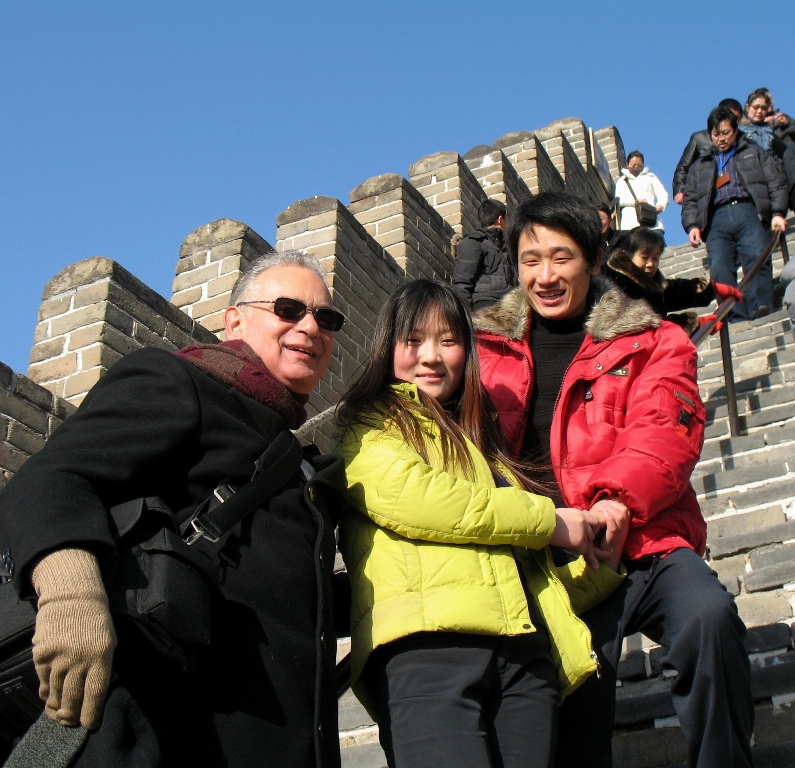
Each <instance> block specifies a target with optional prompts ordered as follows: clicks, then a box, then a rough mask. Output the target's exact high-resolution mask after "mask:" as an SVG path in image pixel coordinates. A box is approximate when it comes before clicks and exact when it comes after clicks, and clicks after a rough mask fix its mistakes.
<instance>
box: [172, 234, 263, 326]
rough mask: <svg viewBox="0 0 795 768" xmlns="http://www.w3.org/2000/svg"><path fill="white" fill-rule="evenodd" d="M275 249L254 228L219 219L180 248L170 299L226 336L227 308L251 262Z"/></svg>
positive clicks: (197, 319)
mask: <svg viewBox="0 0 795 768" xmlns="http://www.w3.org/2000/svg"><path fill="white" fill-rule="evenodd" d="M272 250H273V247H272V246H271V245H269V244H268V243H267V242H266V241H265V240H263V239H262V238H261V237H260V236H259V235H258V234H257V233H256V232H255V231H254V230H253V229H251V227H248V226H246V225H245V224H243V223H242V222H240V221H234V220H233V219H218V220H216V221H213V222H211V223H210V224H205V225H204V226H203V227H199V228H198V229H197V230H195V231H193V232H191V234H190V235H188V236H187V237H186V238H185V241H184V242H183V243H182V247H181V248H180V249H179V261H178V262H177V267H176V277H175V278H174V283H173V285H172V291H173V296H172V297H171V302H172V303H173V304H174V305H175V306H177V307H179V308H180V309H181V310H182V311H183V312H184V313H185V314H186V315H188V316H189V317H191V318H193V319H194V320H196V321H197V322H199V323H201V324H202V325H203V326H204V327H205V328H207V329H208V330H210V331H212V332H213V333H216V334H218V336H219V337H220V338H224V333H223V327H224V321H223V317H224V310H225V309H226V307H227V306H228V304H229V295H230V294H231V292H232V286H233V285H234V284H235V281H236V280H237V278H238V277H239V276H240V273H241V272H242V271H244V270H245V268H246V267H247V266H248V264H249V263H250V262H251V261H252V260H253V259H256V258H257V257H258V256H262V255H263V254H265V253H268V252H270V251H272Z"/></svg>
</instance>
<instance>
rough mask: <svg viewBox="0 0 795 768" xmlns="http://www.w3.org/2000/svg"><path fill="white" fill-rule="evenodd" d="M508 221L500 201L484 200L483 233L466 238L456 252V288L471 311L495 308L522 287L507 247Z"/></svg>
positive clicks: (481, 207)
mask: <svg viewBox="0 0 795 768" xmlns="http://www.w3.org/2000/svg"><path fill="white" fill-rule="evenodd" d="M505 217H506V208H505V206H504V205H503V204H502V203H501V202H499V200H484V201H483V203H481V205H480V208H479V210H478V220H479V221H480V229H476V230H475V231H474V232H470V233H469V234H468V235H466V237H464V238H463V239H462V240H461V242H460V243H459V244H458V248H457V249H456V260H455V267H454V268H453V288H455V290H456V292H457V293H458V295H459V296H460V297H461V298H462V299H463V301H464V303H465V304H466V305H467V306H468V307H469V308H470V309H473V310H475V309H482V308H483V307H488V306H490V305H491V304H494V303H495V302H497V301H499V300H500V299H501V298H502V297H503V296H504V295H505V294H506V293H508V291H510V290H511V289H512V288H515V287H516V286H517V285H518V284H519V283H518V278H517V275H516V266H515V265H514V263H513V262H512V261H511V260H510V258H509V257H508V251H507V249H506V247H505V239H504V237H503V231H504V229H505V226H506V221H505Z"/></svg>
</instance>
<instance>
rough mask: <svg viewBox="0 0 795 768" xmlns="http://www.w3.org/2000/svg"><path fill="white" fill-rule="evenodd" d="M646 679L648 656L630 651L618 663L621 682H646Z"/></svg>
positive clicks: (640, 652)
mask: <svg viewBox="0 0 795 768" xmlns="http://www.w3.org/2000/svg"><path fill="white" fill-rule="evenodd" d="M645 678H646V654H645V653H644V652H643V651H630V652H629V653H626V654H624V656H623V657H622V658H621V660H620V661H619V663H618V679H619V680H624V681H626V680H644V679H645Z"/></svg>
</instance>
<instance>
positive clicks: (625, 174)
mask: <svg viewBox="0 0 795 768" xmlns="http://www.w3.org/2000/svg"><path fill="white" fill-rule="evenodd" d="M621 175H622V176H623V177H624V178H625V179H629V181H632V180H633V179H639V178H640V177H641V176H651V173H649V167H648V166H644V167H643V170H642V171H641V172H640V173H639V174H638V175H637V176H636V175H635V174H634V173H632V171H630V170H629V168H622V169H621Z"/></svg>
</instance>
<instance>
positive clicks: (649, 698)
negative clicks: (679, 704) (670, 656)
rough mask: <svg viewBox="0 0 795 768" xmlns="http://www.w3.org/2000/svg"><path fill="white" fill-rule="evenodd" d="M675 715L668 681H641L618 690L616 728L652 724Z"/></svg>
mask: <svg viewBox="0 0 795 768" xmlns="http://www.w3.org/2000/svg"><path fill="white" fill-rule="evenodd" d="M673 714H675V713H674V707H673V704H672V703H671V684H670V682H669V681H668V680H641V681H640V682H637V683H628V684H627V685H623V686H621V687H620V688H617V689H616V717H615V725H616V727H622V726H628V725H638V724H640V723H650V722H652V721H653V720H657V719H658V718H662V717H671V716H672V715H673Z"/></svg>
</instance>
